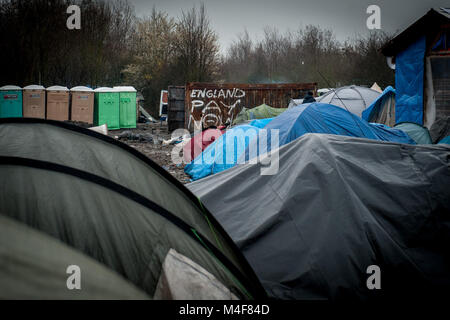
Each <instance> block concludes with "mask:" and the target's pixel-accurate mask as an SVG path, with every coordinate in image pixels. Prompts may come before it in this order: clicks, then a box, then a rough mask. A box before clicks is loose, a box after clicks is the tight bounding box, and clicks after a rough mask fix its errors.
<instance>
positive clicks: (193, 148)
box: [183, 126, 225, 163]
mask: <svg viewBox="0 0 450 320" xmlns="http://www.w3.org/2000/svg"><path fill="white" fill-rule="evenodd" d="M224 132H225V127H224V126H221V127H219V128H208V129H206V130H203V131H202V132H200V133H198V134H196V135H195V136H193V137H192V138H191V139H190V140H189V142H188V143H186V144H185V145H184V147H183V158H184V161H185V162H186V163H189V162H191V161H192V160H194V159H195V158H196V157H197V156H198V155H199V154H200V153H202V151H203V150H205V149H206V147H207V146H209V145H210V144H211V143H212V142H214V140H216V139H217V138H219V137H220V136H221V135H222V134H223V133H224Z"/></svg>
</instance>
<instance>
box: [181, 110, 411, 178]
mask: <svg viewBox="0 0 450 320" xmlns="http://www.w3.org/2000/svg"><path fill="white" fill-rule="evenodd" d="M254 124H256V125H261V124H262V122H256V123H254ZM271 129H277V130H278V133H279V140H278V144H277V145H276V147H277V146H283V145H285V144H287V143H289V142H291V141H293V140H295V139H297V138H298V137H300V136H302V135H304V134H306V133H329V134H337V135H344V136H352V137H361V138H368V139H374V140H382V141H392V142H400V143H409V144H415V142H414V141H413V140H412V139H411V138H410V137H409V136H408V135H407V134H406V133H404V132H403V131H401V130H397V129H392V128H389V127H387V126H384V125H381V124H372V123H368V122H366V121H364V120H362V119H361V118H360V117H358V116H357V115H354V114H352V113H350V112H348V111H347V110H345V109H342V108H340V107H338V106H334V105H331V104H326V103H319V102H315V103H306V104H301V105H299V106H296V107H293V108H291V109H288V110H287V111H285V112H283V113H282V114H281V115H279V116H278V117H275V118H273V119H272V120H271V121H268V124H267V125H266V126H265V127H264V129H260V128H258V127H257V126H252V125H240V126H236V127H234V128H232V129H229V130H227V131H226V132H225V134H223V135H222V136H221V137H220V138H219V139H217V140H216V141H214V142H213V143H212V144H210V145H209V146H208V147H207V148H206V149H205V150H204V151H203V153H202V154H200V155H199V156H198V157H197V158H195V159H194V160H193V161H192V162H191V163H189V164H188V165H186V167H185V168H184V171H185V172H186V173H187V174H189V175H190V176H191V177H192V179H193V180H197V179H200V178H203V177H206V176H208V175H210V174H214V173H218V172H221V171H223V170H226V169H229V168H231V167H233V166H235V165H236V164H237V163H238V160H239V163H244V162H245V160H248V159H252V158H254V157H255V156H256V155H257V154H259V152H260V150H259V148H260V147H261V144H260V143H261V141H267V144H266V143H264V149H263V152H261V153H265V152H266V151H270V150H271V149H272V145H271V138H272V136H271V135H272V131H271ZM262 130H265V131H262ZM263 133H265V134H264V135H262V134H263ZM249 144H251V146H249ZM249 150H250V151H249ZM244 152H245V157H244ZM249 154H250V157H249Z"/></svg>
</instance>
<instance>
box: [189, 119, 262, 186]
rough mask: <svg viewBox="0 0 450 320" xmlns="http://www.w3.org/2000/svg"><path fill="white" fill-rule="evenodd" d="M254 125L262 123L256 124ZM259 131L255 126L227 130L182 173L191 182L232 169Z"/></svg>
mask: <svg viewBox="0 0 450 320" xmlns="http://www.w3.org/2000/svg"><path fill="white" fill-rule="evenodd" d="M264 120H266V119H264ZM255 121H256V120H255ZM256 124H257V125H261V124H262V123H261V122H256ZM259 130H260V128H259V127H257V126H252V125H246V124H245V125H239V126H236V127H233V128H231V129H229V130H227V131H226V132H225V133H224V134H223V135H221V136H220V138H219V139H217V140H216V141H214V142H213V143H211V144H210V145H209V146H208V147H206V149H205V150H203V152H202V153H201V154H200V155H198V156H197V157H196V158H195V159H194V160H192V162H191V163H189V164H187V165H186V166H185V167H184V171H185V172H186V173H187V174H188V175H190V176H191V178H192V180H198V179H201V178H203V177H206V176H208V175H210V174H214V173H218V172H221V171H224V170H226V169H229V168H231V167H234V166H235V165H236V163H237V162H238V159H239V157H240V156H241V155H242V154H243V153H244V151H245V149H246V148H247V146H248V145H249V143H250V141H251V140H253V139H254V138H256V137H257V136H258V132H259Z"/></svg>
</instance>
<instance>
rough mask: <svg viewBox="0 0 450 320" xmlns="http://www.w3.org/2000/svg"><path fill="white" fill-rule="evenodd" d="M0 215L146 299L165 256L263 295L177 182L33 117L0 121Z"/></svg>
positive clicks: (124, 152) (101, 142) (115, 149)
mask: <svg viewBox="0 0 450 320" xmlns="http://www.w3.org/2000/svg"><path fill="white" fill-rule="evenodd" d="M0 146H1V148H0V177H2V181H8V183H7V184H5V183H4V184H2V185H1V186H0V212H3V213H4V214H6V215H8V216H9V217H11V218H14V219H17V220H19V221H22V222H24V223H26V224H28V225H29V226H31V227H33V228H35V229H38V230H40V231H42V232H44V233H47V234H49V235H51V236H53V237H55V238H57V239H60V240H61V241H63V242H65V243H66V244H68V245H69V246H72V247H74V248H76V249H78V250H80V251H82V252H84V253H85V254H86V255H88V256H90V257H92V258H94V259H95V260H97V261H99V262H101V263H103V264H105V265H106V266H108V267H109V268H111V269H112V270H114V271H116V272H118V273H119V274H121V275H122V276H123V277H125V278H126V279H128V280H129V281H131V282H132V283H134V284H135V285H136V286H138V287H139V288H141V289H143V290H144V291H145V292H146V293H147V294H149V295H150V296H151V297H153V295H154V293H155V289H156V285H157V283H158V279H159V277H160V273H161V265H162V263H163V261H164V259H165V257H166V255H167V253H168V252H169V250H170V249H174V250H176V252H178V253H180V254H181V255H183V256H185V257H187V258H188V259H190V260H192V261H193V262H195V263H197V264H198V265H200V266H201V267H203V268H204V269H206V270H207V271H208V272H210V273H211V274H212V275H213V276H214V277H215V278H216V279H218V280H219V281H220V282H221V283H222V284H224V285H225V286H226V287H227V288H228V289H229V290H230V291H231V292H232V293H233V294H235V295H236V296H237V297H239V298H242V299H245V298H259V297H264V296H265V292H264V289H263V288H262V286H261V284H260V283H259V281H258V279H257V277H256V276H255V274H254V272H253V270H252V269H251V267H250V266H249V264H248V262H247V260H246V259H245V258H244V257H243V255H242V254H241V252H240V251H239V250H238V249H237V247H236V246H235V244H234V243H233V242H232V240H231V239H230V237H229V236H228V235H227V233H226V232H225V231H224V230H223V228H222V227H221V226H220V225H219V224H218V222H217V221H216V220H215V219H214V218H213V216H212V215H211V214H210V213H209V212H208V211H207V210H206V209H205V208H204V207H203V206H202V204H201V202H200V201H199V200H198V199H197V198H196V197H195V196H194V195H193V194H192V193H191V192H189V191H188V190H187V189H186V188H185V187H184V186H183V185H182V184H181V183H180V182H178V181H177V180H176V179H175V178H173V177H172V176H171V175H170V174H168V173H167V172H166V171H165V170H164V169H162V168H160V167H159V166H158V165H156V164H155V163H154V162H152V161H151V160H150V159H148V158H147V157H145V156H144V155H142V154H141V153H139V152H137V151H136V150H135V149H133V148H131V147H129V146H127V145H125V144H123V143H121V142H119V141H117V140H115V139H113V138H110V137H108V136H104V135H102V134H99V133H97V132H94V131H91V130H88V129H84V128H81V127H78V126H73V125H70V124H67V123H64V122H58V121H48V120H41V119H1V120H0Z"/></svg>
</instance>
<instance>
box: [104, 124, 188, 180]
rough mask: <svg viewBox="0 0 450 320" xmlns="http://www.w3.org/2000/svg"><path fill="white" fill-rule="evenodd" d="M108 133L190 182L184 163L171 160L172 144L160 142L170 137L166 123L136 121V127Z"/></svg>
mask: <svg viewBox="0 0 450 320" xmlns="http://www.w3.org/2000/svg"><path fill="white" fill-rule="evenodd" d="M108 135H109V136H110V137H113V138H116V139H118V140H120V141H121V142H124V143H126V144H128V145H129V146H131V147H133V148H135V149H136V150H138V151H139V152H141V153H143V154H145V155H146V156H147V157H149V158H150V159H152V160H153V161H154V162H156V163H157V164H159V165H160V166H161V167H163V168H164V169H165V170H166V171H167V172H169V173H170V174H171V175H172V176H174V177H175V178H176V179H177V180H179V181H180V182H181V183H184V184H185V183H188V182H190V178H189V176H188V175H187V174H185V173H184V164H181V165H176V164H173V162H172V158H171V151H172V149H173V148H174V145H163V143H162V142H163V140H169V139H170V138H171V135H170V133H169V132H168V129H167V124H164V123H148V124H147V123H138V126H137V128H136V129H120V130H110V131H109V132H108Z"/></svg>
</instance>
